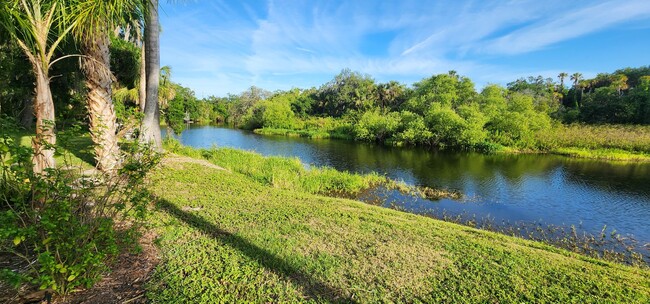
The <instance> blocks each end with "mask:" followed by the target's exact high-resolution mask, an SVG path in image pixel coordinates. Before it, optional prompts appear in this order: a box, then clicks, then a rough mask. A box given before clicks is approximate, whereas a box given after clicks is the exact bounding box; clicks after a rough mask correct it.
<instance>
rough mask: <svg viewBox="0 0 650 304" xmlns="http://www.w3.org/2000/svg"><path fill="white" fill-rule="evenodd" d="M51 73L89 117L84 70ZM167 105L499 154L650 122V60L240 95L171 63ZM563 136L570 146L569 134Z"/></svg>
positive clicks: (62, 110) (335, 133) (14, 84)
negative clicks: (493, 78) (509, 75)
mask: <svg viewBox="0 0 650 304" xmlns="http://www.w3.org/2000/svg"><path fill="white" fill-rule="evenodd" d="M0 49H2V52H0V67H1V68H0V111H1V112H2V113H4V114H8V115H10V116H14V117H16V118H18V119H19V120H28V119H29V114H30V112H29V109H27V106H26V105H29V104H30V103H29V102H28V101H29V100H30V99H31V98H32V97H31V95H32V92H30V91H28V90H26V89H25V88H28V87H30V86H29V85H26V84H27V83H30V82H32V81H33V79H32V76H31V75H30V70H29V66H28V65H27V64H26V63H25V60H24V59H23V58H18V57H20V56H21V55H20V52H19V51H18V50H17V49H16V47H15V46H11V45H10V44H4V45H0ZM139 51H140V50H139V49H138V48H136V47H134V46H133V45H132V44H130V43H127V42H124V41H123V40H120V39H113V43H112V46H111V54H113V57H112V58H113V59H112V61H111V64H112V66H111V69H112V70H113V74H114V75H115V76H116V79H117V80H118V81H117V82H115V86H114V89H113V94H114V103H115V108H116V112H117V115H118V118H119V119H120V121H121V123H122V125H123V126H128V125H129V122H132V121H137V120H134V119H132V117H133V115H137V113H138V111H137V110H136V109H137V108H138V106H137V103H138V100H137V96H138V94H137V88H138V71H139V68H138V67H139V60H140V54H139ZM18 59H20V60H18ZM52 74H53V75H57V76H55V78H54V79H53V82H52V86H53V94H54V96H55V99H57V103H56V105H57V107H58V109H57V111H58V112H57V113H58V116H61V117H60V120H59V121H62V122H65V121H83V120H84V119H85V117H86V112H85V111H86V110H85V106H84V103H83V100H84V98H83V94H84V85H83V82H82V77H80V73H79V71H78V68H76V65H75V64H72V63H71V64H67V65H66V64H59V65H58V67H57V68H56V70H55V71H54V72H53V73H52ZM59 101H62V102H59ZM160 104H161V111H162V117H163V118H164V119H165V121H166V122H167V124H168V125H169V126H170V127H172V128H173V129H174V130H176V131H177V132H178V131H181V130H182V129H183V128H184V126H185V123H184V121H185V120H186V119H191V120H192V121H194V122H199V123H214V122H219V123H227V124H230V125H233V126H235V127H238V128H244V129H250V130H257V132H259V133H265V134H283V135H290V136H305V137H312V138H332V137H334V138H346V139H355V140H359V141H370V142H380V143H386V144H392V145H424V146H432V147H437V148H454V149H465V150H484V151H492V150H494V149H497V148H499V147H501V146H505V147H512V148H516V149H531V150H544V149H549V148H553V147H555V146H557V144H556V143H555V141H556V139H555V137H554V136H551V135H553V134H554V133H557V132H561V131H562V130H560V129H558V126H560V127H561V126H562V125H561V124H560V123H565V124H571V123H582V124H599V125H601V124H626V125H648V124H650V66H645V67H639V68H626V69H621V70H617V71H615V72H613V73H611V74H608V73H603V74H599V75H597V76H596V77H595V78H593V79H584V78H583V76H582V75H581V74H579V73H574V74H571V75H569V74H567V73H560V74H559V75H558V77H557V79H552V78H544V77H542V76H537V77H528V78H521V79H517V80H515V81H513V82H511V83H508V84H507V86H506V87H502V86H499V85H496V84H490V85H487V86H485V87H484V88H483V89H482V90H480V91H477V90H476V87H475V85H474V83H473V82H472V80H471V79H469V78H467V77H464V76H461V75H458V74H457V73H456V72H455V71H449V72H448V73H444V74H438V75H433V76H431V77H428V78H425V79H422V80H421V81H419V82H416V83H414V84H413V85H412V86H407V85H405V84H402V83H399V82H396V81H389V82H386V83H378V82H376V81H375V80H374V79H373V78H372V77H371V76H370V75H364V74H361V73H358V72H354V71H351V70H349V69H344V70H343V71H341V73H339V74H338V75H336V76H335V77H334V79H332V80H331V81H329V82H327V83H325V84H323V85H322V86H320V87H318V88H310V89H292V90H288V91H276V92H269V91H266V90H263V89H261V88H257V87H251V88H250V89H248V90H246V91H244V92H242V93H240V94H238V95H232V94H231V95H228V96H225V97H214V96H211V97H208V98H204V99H198V98H196V96H195V94H194V92H192V90H190V89H188V88H184V87H182V86H180V85H178V84H175V83H173V82H172V79H171V69H169V68H167V67H165V68H163V69H162V70H161V89H160ZM26 125H29V124H26ZM619 129H620V128H619ZM644 130H645V129H644ZM628 131H629V130H628ZM608 132H609V131H608ZM573 133H575V134H579V132H573ZM628 133H629V132H628ZM558 140H559V139H558ZM576 140H577V139H576ZM569 141H571V140H569ZM562 142H563V146H566V142H567V139H566V138H563V139H562ZM615 147H618V146H615ZM633 150H642V151H643V152H648V151H650V147H649V148H647V149H646V148H645V146H644V145H643V144H642V145H641V148H639V146H638V145H635V148H634V149H633Z"/></svg>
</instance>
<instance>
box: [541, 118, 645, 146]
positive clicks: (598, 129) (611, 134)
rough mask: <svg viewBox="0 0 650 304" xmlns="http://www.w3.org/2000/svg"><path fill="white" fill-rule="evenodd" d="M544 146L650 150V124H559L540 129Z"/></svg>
mask: <svg viewBox="0 0 650 304" xmlns="http://www.w3.org/2000/svg"><path fill="white" fill-rule="evenodd" d="M537 140H538V141H539V144H540V146H542V147H546V148H548V149H556V148H581V149H593V150H595V149H612V150H614V149H616V150H624V151H627V152H636V153H650V126H635V125H582V124H572V125H557V126H555V127H554V128H553V129H552V130H549V131H545V132H542V133H539V134H538V135H537Z"/></svg>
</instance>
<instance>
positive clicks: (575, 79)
mask: <svg viewBox="0 0 650 304" xmlns="http://www.w3.org/2000/svg"><path fill="white" fill-rule="evenodd" d="M571 80H572V81H573V92H574V93H573V94H574V96H576V98H575V100H576V106H577V107H580V101H581V100H582V94H583V92H584V86H581V85H580V81H581V80H582V74H580V73H573V74H571ZM578 88H579V89H580V98H578V96H577V92H578Z"/></svg>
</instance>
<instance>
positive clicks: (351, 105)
mask: <svg viewBox="0 0 650 304" xmlns="http://www.w3.org/2000/svg"><path fill="white" fill-rule="evenodd" d="M376 90H377V86H376V85H375V80H374V79H372V78H371V77H370V75H362V74H360V73H358V72H353V71H352V70H350V69H344V70H343V71H341V73H339V74H338V75H336V76H335V77H334V79H332V80H331V81H330V82H328V83H326V84H324V85H323V86H322V87H321V88H320V89H319V94H318V95H319V97H318V99H319V103H318V106H317V107H318V111H319V112H320V113H324V114H327V115H329V116H332V117H341V116H343V115H344V114H346V113H347V112H350V111H366V110H369V109H371V108H373V107H374V106H375V98H376V94H377V93H376Z"/></svg>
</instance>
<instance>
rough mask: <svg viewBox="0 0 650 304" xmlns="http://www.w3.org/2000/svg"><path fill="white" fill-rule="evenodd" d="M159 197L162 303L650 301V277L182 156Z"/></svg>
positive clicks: (163, 180)
mask: <svg viewBox="0 0 650 304" xmlns="http://www.w3.org/2000/svg"><path fill="white" fill-rule="evenodd" d="M196 153H200V152H196ZM238 157H240V158H239V159H238V161H243V162H244V163H243V164H242V166H250V167H255V166H256V165H258V164H257V163H255V161H254V160H247V158H246V157H250V155H247V154H243V155H241V156H238ZM215 163H216V164H218V165H222V166H226V167H228V166H227V165H224V164H227V162H215ZM233 168H234V167H233ZM151 191H152V192H153V193H154V194H155V195H156V196H157V197H158V198H159V203H158V207H159V208H158V211H156V212H155V214H154V215H153V216H152V218H151V221H152V223H153V224H154V225H155V227H156V229H157V230H158V231H159V233H160V239H159V245H160V247H161V251H162V255H163V257H162V258H163V264H162V266H160V267H159V269H158V271H157V272H156V275H155V277H154V278H153V280H152V281H151V282H150V284H149V293H148V297H149V298H150V299H151V300H152V301H154V302H160V303H170V302H192V303H214V302H258V303H261V302H349V303H351V302H359V303H365V302H410V303H417V302H429V303H440V302H445V303H450V302H460V303H487V302H490V303H493V302H499V303H515V302H516V303H521V302H535V303H570V302H579V303H602V302H612V303H647V302H648V301H650V271H649V270H648V269H646V268H635V267H630V266H625V265H620V264H616V263H609V262H605V261H601V260H596V259H592V258H588V257H585V256H581V255H577V254H573V253H570V252H568V251H565V250H561V249H556V248H553V247H550V246H547V245H544V244H542V243H538V242H532V241H526V240H522V239H518V238H513V237H508V236H505V235H500V234H496V233H491V232H487V231H481V230H476V229H473V228H469V227H465V226H460V225H456V224H452V223H446V222H442V221H438V220H434V219H430V218H426V217H422V216H417V215H412V214H408V213H402V212H398V211H395V210H390V209H384V208H380V207H374V206H370V205H366V204H363V203H360V202H356V201H351V200H345V199H336V198H327V197H323V196H319V195H315V194H311V193H308V191H306V190H304V189H286V188H282V187H273V186H271V185H269V184H268V183H267V182H264V181H263V180H260V179H259V178H256V177H255V175H254V174H252V175H249V174H245V173H239V172H237V170H234V169H232V168H231V170H230V171H225V170H218V169H213V168H207V167H205V166H202V165H200V164H197V163H196V162H192V161H183V160H182V158H176V160H175V161H174V162H168V163H167V165H166V167H164V168H162V169H160V170H158V171H157V172H156V173H155V174H154V175H153V176H152V187H151Z"/></svg>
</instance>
